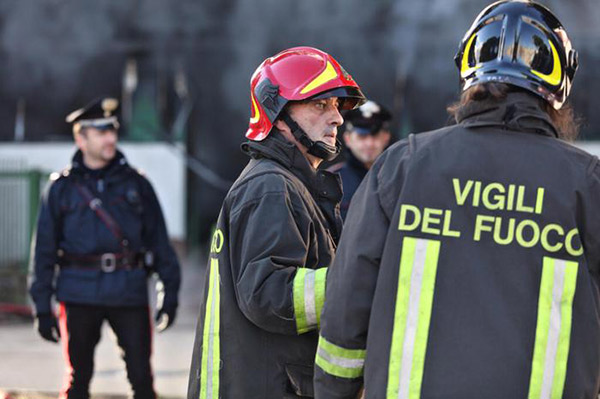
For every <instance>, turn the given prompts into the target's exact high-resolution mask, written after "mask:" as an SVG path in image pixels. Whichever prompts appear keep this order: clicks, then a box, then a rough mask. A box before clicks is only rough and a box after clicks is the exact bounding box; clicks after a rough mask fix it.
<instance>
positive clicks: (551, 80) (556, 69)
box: [531, 41, 562, 86]
mask: <svg viewBox="0 0 600 399" xmlns="http://www.w3.org/2000/svg"><path fill="white" fill-rule="evenodd" d="M549 43H550V48H551V49H552V60H553V61H552V63H553V66H552V72H550V74H549V75H545V74H543V73H541V72H538V71H536V70H533V69H532V70H531V72H532V73H533V74H535V75H537V76H539V77H540V78H541V79H542V80H544V81H545V82H546V83H548V84H551V85H552V86H558V85H559V84H560V81H561V80H562V68H561V67H560V58H559V57H558V52H557V51H556V47H554V44H552V41H549Z"/></svg>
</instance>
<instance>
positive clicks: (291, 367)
mask: <svg viewBox="0 0 600 399" xmlns="http://www.w3.org/2000/svg"><path fill="white" fill-rule="evenodd" d="M313 368H314V366H312V365H310V366H307V365H304V364H286V365H285V373H286V375H287V384H286V392H285V396H284V398H298V397H300V398H313V397H314V396H315V391H314V388H313Z"/></svg>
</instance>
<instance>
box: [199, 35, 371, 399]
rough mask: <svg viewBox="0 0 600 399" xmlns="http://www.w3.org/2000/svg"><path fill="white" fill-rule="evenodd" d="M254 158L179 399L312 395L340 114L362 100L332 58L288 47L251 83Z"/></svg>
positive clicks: (334, 235)
mask: <svg viewBox="0 0 600 399" xmlns="http://www.w3.org/2000/svg"><path fill="white" fill-rule="evenodd" d="M250 86H251V92H250V98H251V103H252V116H251V118H250V124H249V129H248V131H247V132H246V137H247V138H248V139H249V141H248V142H246V143H244V144H243V146H242V148H243V150H244V151H245V152H246V153H247V154H248V155H249V156H250V157H251V160H250V162H249V163H248V165H247V166H246V168H245V169H244V170H243V171H242V173H241V175H240V176H239V178H238V179H237V180H236V181H235V183H234V184H233V186H232V187H231V189H230V191H229V193H228V194H227V196H226V198H225V201H224V203H223V207H222V209H221V214H220V216H219V220H218V222H217V229H216V231H215V233H214V239H213V243H212V248H211V254H210V262H209V267H208V271H207V278H206V284H205V288H204V302H203V305H202V307H201V312H200V317H199V320H198V330H197V332H196V340H195V344H194V354H193V360H192V367H191V372H190V383H189V389H188V398H190V399H192V398H193V399H198V398H200V399H208V398H217V397H219V398H223V399H238V398H256V399H258V398H264V399H272V398H300V397H312V396H313V384H312V377H313V366H314V357H315V350H316V347H317V339H318V334H317V332H316V330H317V328H318V326H319V317H320V313H321V307H322V304H323V300H324V294H325V293H324V291H325V278H326V274H327V270H328V267H327V266H329V265H330V264H331V262H332V261H333V256H334V250H335V247H336V245H337V241H338V238H339V236H340V231H341V224H342V220H341V218H340V216H339V201H340V199H341V187H340V181H339V176H337V175H336V174H333V173H331V172H327V171H324V170H318V169H317V167H318V166H319V165H320V164H321V162H322V161H323V160H332V159H334V158H335V157H336V156H337V155H338V154H339V152H340V148H341V146H340V143H339V142H338V141H337V140H336V136H337V129H338V128H339V127H340V125H341V124H342V123H343V118H342V116H341V114H340V111H341V110H344V109H351V108H354V107H355V106H357V105H359V104H361V103H362V102H363V101H364V96H363V94H362V93H361V91H360V88H359V87H358V85H357V84H356V82H355V81H354V80H353V79H352V77H351V76H350V75H349V74H348V73H347V72H346V71H345V70H344V69H343V68H342V67H341V66H340V65H339V64H338V63H337V62H336V60H335V59H333V57H331V56H330V55H329V54H327V53H325V52H323V51H320V50H317V49H315V48H310V47H296V48H292V49H288V50H285V51H282V52H281V53H279V54H277V55H275V56H273V57H270V58H267V59H266V60H265V61H264V62H263V63H262V64H261V65H260V66H259V67H258V68H257V69H256V71H255V72H254V75H253V76H252V79H251V85H250Z"/></svg>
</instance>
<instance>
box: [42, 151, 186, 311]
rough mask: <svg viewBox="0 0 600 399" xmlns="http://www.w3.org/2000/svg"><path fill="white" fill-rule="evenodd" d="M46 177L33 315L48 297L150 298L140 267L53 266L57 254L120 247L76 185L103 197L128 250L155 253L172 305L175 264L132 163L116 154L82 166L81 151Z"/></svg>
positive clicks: (125, 302) (148, 189)
mask: <svg viewBox="0 0 600 399" xmlns="http://www.w3.org/2000/svg"><path fill="white" fill-rule="evenodd" d="M51 180H52V181H51V183H50V184H49V186H48V187H47V189H46V191H45V193H44V196H43V198H42V203H41V207H40V211H39V216H38V223H37V229H36V235H35V237H34V243H35V246H34V248H33V251H32V253H33V258H32V265H31V274H32V276H31V284H30V293H31V296H32V298H33V301H34V304H35V308H36V312H37V313H50V310H51V309H50V306H51V305H50V299H51V297H52V296H53V295H56V299H57V300H58V301H61V302H68V303H76V304H90V305H106V306H139V305H146V304H147V303H148V292H147V275H148V273H147V270H144V269H143V268H135V269H132V270H124V269H120V270H115V271H113V272H111V273H107V272H103V271H101V270H100V269H98V268H87V269H86V268H85V267H68V268H67V267H65V268H59V269H55V265H57V264H58V263H60V262H61V261H60V258H59V254H64V255H66V256H71V255H73V256H86V255H92V256H96V255H101V254H105V253H121V252H122V251H123V249H122V247H121V245H120V244H119V241H118V240H117V238H116V237H115V235H114V234H113V233H112V232H111V231H110V230H109V229H108V227H107V226H106V225H105V224H104V223H103V222H102V221H101V220H100V218H99V217H98V215H97V214H96V213H95V212H94V211H92V210H91V209H90V207H89V206H87V205H86V201H85V200H84V198H83V196H82V194H81V193H80V192H79V191H78V189H77V187H76V185H75V183H80V184H82V185H84V186H85V187H87V188H88V190H89V191H90V193H92V194H93V195H94V196H96V197H97V198H100V199H101V200H102V204H103V207H104V208H105V209H106V210H107V212H108V213H109V214H110V215H111V216H112V217H113V218H114V219H115V221H116V222H117V223H118V224H119V227H120V229H121V230H122V232H123V236H124V237H125V239H126V240H128V242H129V248H130V250H131V252H132V253H137V252H139V251H141V250H142V249H143V250H147V251H152V252H153V254H154V267H155V270H156V272H157V273H158V275H159V277H160V279H161V280H162V282H163V284H164V287H165V298H164V304H165V306H168V307H176V306H177V293H178V290H179V284H180V270H179V263H178V261H177V258H176V256H175V253H174V251H173V248H172V247H171V245H170V243H169V238H168V236H167V230H166V228H165V223H164V219H163V215H162V211H161V209H160V205H159V203H158V200H157V198H156V195H155V194H154V190H153V189H152V186H151V185H150V183H149V182H148V180H146V178H145V177H144V176H142V175H141V174H140V173H139V172H138V171H136V170H135V169H133V168H131V167H130V166H129V165H128V163H127V161H126V159H125V157H124V156H123V155H122V154H121V153H120V152H117V155H116V156H115V158H114V159H113V161H112V162H111V163H110V164H109V165H107V166H106V167H105V168H103V169H100V170H90V169H88V168H86V167H85V165H83V162H82V154H81V152H80V151H77V152H76V153H75V155H74V157H73V160H72V164H71V167H70V168H68V169H65V170H64V171H63V172H62V173H60V174H57V173H56V174H53V175H52V176H51ZM64 255H63V256H64ZM57 271H58V274H57V276H56V282H55V283H54V278H55V275H56V273H57Z"/></svg>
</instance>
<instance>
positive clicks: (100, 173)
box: [71, 150, 129, 178]
mask: <svg viewBox="0 0 600 399" xmlns="http://www.w3.org/2000/svg"><path fill="white" fill-rule="evenodd" d="M128 167H129V164H128V163H127V159H125V156H124V155H123V153H122V152H121V151H119V150H117V152H116V154H115V157H114V158H113V159H112V160H111V161H110V162H109V163H108V165H106V166H105V167H103V168H101V169H90V168H88V167H87V166H85V164H84V163H83V153H82V152H81V150H77V151H76V152H75V154H74V155H73V158H72V159H71V172H72V173H74V174H77V175H80V176H83V177H95V178H110V177H113V176H115V175H117V174H119V172H121V171H122V170H124V169H126V168H128Z"/></svg>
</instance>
